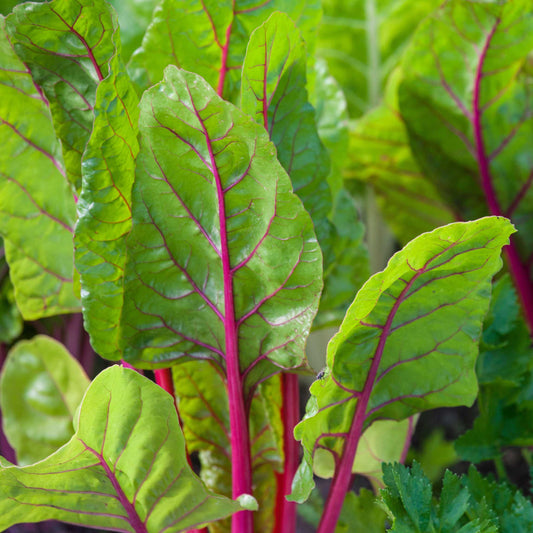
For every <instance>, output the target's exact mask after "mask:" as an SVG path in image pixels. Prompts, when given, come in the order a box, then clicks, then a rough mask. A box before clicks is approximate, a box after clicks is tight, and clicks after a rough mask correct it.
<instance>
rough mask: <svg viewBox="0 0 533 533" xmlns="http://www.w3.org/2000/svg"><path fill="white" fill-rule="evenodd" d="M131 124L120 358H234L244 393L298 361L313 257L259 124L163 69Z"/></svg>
mask: <svg viewBox="0 0 533 533" xmlns="http://www.w3.org/2000/svg"><path fill="white" fill-rule="evenodd" d="M140 129H141V133H142V135H143V145H142V149H141V154H140V156H139V160H140V161H139V164H138V169H139V170H138V174H137V180H136V182H135V186H134V189H133V230H132V233H131V234H130V237H129V239H128V263H127V265H126V285H125V304H124V312H123V322H122V327H123V343H124V346H125V356H126V358H127V359H128V360H129V361H130V362H132V363H135V364H141V365H143V366H155V365H160V366H161V365H162V364H167V365H168V364H169V363H170V362H171V361H175V360H177V359H179V358H184V357H195V358H201V359H210V360H213V361H214V362H216V363H218V364H221V365H224V360H225V359H227V358H228V357H236V356H238V357H239V365H240V369H241V371H242V372H243V381H244V383H245V388H246V389H249V387H251V386H253V385H254V384H255V383H257V382H258V381H259V380H261V379H264V378H265V377H266V376H269V375H270V374H272V373H276V372H277V371H278V369H279V367H285V368H291V367H298V366H300V365H302V364H303V362H304V354H303V347H304V344H305V337H306V332H307V331H308V330H309V327H310V325H311V321H312V319H313V317H314V313H315V312H316V306H317V300H318V295H319V292H320V289H321V279H320V272H321V254H320V250H319V249H318V245H317V242H316V237H315V235H314V231H313V227H312V222H311V219H310V217H309V215H308V214H307V213H306V212H305V211H304V209H303V207H302V205H301V203H300V201H299V200H298V198H297V197H296V196H295V195H294V194H293V193H292V192H291V184H290V180H289V178H288V176H287V175H286V173H285V172H284V171H283V169H282V167H281V166H280V165H279V163H278V162H277V160H276V158H275V148H274V146H273V145H272V144H271V143H270V142H269V141H268V138H267V135H266V133H265V132H264V130H263V128H262V126H259V125H257V124H255V123H254V122H253V121H252V120H251V119H249V118H248V117H246V116H244V115H243V114H242V112H240V111H239V110H238V109H237V108H235V107H234V106H232V105H231V104H229V103H226V102H223V101H222V100H221V99H220V98H219V97H218V96H217V95H216V94H215V92H214V91H213V90H212V89H211V88H210V87H209V85H208V84H207V83H206V82H205V81H203V80H202V79H201V78H200V77H199V76H197V75H195V74H192V73H188V72H185V71H180V70H178V69H176V68H175V67H169V68H168V69H167V71H166V79H165V81H164V82H162V83H161V84H159V85H158V86H156V87H155V88H154V89H152V90H150V91H148V92H147V93H145V96H144V98H143V100H142V102H141V118H140ZM169 214H170V215H169ZM281 258H282V260H281Z"/></svg>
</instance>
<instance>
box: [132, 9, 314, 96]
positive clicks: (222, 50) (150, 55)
mask: <svg viewBox="0 0 533 533" xmlns="http://www.w3.org/2000/svg"><path fill="white" fill-rule="evenodd" d="M275 11H283V12H285V13H287V14H288V15H289V16H290V17H291V18H292V19H293V20H294V21H295V22H296V23H297V25H298V27H299V28H300V29H301V30H302V33H303V35H304V38H305V39H306V41H307V44H308V46H309V51H310V52H311V53H312V51H313V49H314V42H315V32H316V26H317V25H318V21H319V18H320V3H319V2H317V1H316V0H298V1H294V0H275V1H271V2H264V1H262V0H252V1H250V0H236V1H234V2H233V1H229V0H224V1H223V2H213V1H203V2H199V1H198V0H187V1H186V2H183V1H177V0H164V1H163V2H161V3H160V4H159V6H158V7H157V9H156V10H155V12H154V18H153V21H152V24H151V25H150V27H149V29H148V31H147V33H146V36H145V38H144V40H143V43H142V47H141V48H140V49H139V50H138V52H137V53H136V54H135V56H134V57H133V58H132V62H131V68H132V72H134V73H135V74H134V76H135V78H136V80H137V82H138V83H139V85H140V87H141V88H142V89H146V88H147V87H148V86H150V85H152V84H154V83H157V82H159V80H161V79H162V77H163V70H164V68H165V67H166V66H167V65H168V64H173V65H176V66H178V67H180V68H184V69H186V70H190V71H192V72H196V73H197V74H200V75H201V76H202V77H203V78H204V79H205V80H206V81H207V82H208V83H209V84H210V85H211V86H212V87H213V88H216V89H217V93H218V94H219V95H221V96H224V98H225V99H226V100H229V101H232V102H235V101H236V100H237V98H238V95H239V86H240V81H241V67H242V63H243V60H244V55H245V52H246V46H247V44H248V40H249V38H250V35H251V33H252V31H253V30H254V29H255V28H257V27H258V26H259V25H261V24H262V23H263V22H264V21H265V20H266V19H267V18H268V17H269V16H270V15H271V14H272V13H273V12H275Z"/></svg>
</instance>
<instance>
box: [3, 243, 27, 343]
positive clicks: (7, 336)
mask: <svg viewBox="0 0 533 533" xmlns="http://www.w3.org/2000/svg"><path fill="white" fill-rule="evenodd" d="M21 332H22V317H21V315H20V311H19V310H18V307H17V304H16V303H15V293H14V291H13V284H12V283H11V280H10V279H9V267H8V265H7V262H6V257H5V250H4V243H3V240H2V238H1V237H0V343H10V342H12V341H13V340H14V339H16V338H17V337H18V336H19V335H20V334H21Z"/></svg>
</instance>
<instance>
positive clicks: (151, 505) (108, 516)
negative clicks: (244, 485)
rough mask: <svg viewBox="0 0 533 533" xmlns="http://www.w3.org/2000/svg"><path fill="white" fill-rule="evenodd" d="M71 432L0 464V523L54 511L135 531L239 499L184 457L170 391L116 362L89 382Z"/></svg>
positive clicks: (178, 526) (177, 523)
mask: <svg viewBox="0 0 533 533" xmlns="http://www.w3.org/2000/svg"><path fill="white" fill-rule="evenodd" d="M75 426H76V427H75V429H76V431H75V433H74V436H73V437H72V438H71V440H70V441H69V442H68V443H67V444H65V445H64V446H63V447H62V448H60V449H59V450H57V452H56V453H54V454H53V455H51V456H49V457H48V458H46V459H44V460H43V461H41V462H39V463H37V464H35V465H32V466H26V467H17V466H6V465H3V466H2V467H1V468H0V496H1V497H0V528H2V529H6V528H8V527H10V526H11V525H13V524H16V523H20V522H38V521H41V520H49V519H57V520H64V521H66V522H69V523H74V524H82V525H87V526H91V527H99V528H102V529H106V530H111V531H129V532H134V533H139V532H144V533H160V532H162V531H165V532H169V533H171V532H179V531H186V530H188V529H193V528H195V527H198V526H200V525H202V524H205V523H208V522H211V521H214V520H218V519H220V518H224V517H226V516H228V515H230V514H232V513H234V512H236V511H239V510H241V509H242V508H243V507H242V506H241V505H240V504H239V503H238V502H236V501H232V500H228V499H227V498H225V497H223V496H218V495H215V494H212V493H210V492H209V491H207V489H206V488H205V486H204V485H203V483H202V482H201V481H200V480H199V479H198V478H197V477H196V476H195V474H194V473H193V472H192V470H191V469H190V467H189V466H188V464H187V458H186V454H185V442H184V439H183V434H182V433H181V430H180V428H179V423H178V418H177V416H176V410H175V406H174V402H173V400H172V398H171V397H170V396H169V395H168V394H167V393H166V392H165V391H163V390H162V389H161V388H160V387H159V386H157V385H156V384H155V383H152V382H151V381H150V380H148V379H146V378H144V377H143V376H141V375H140V374H138V373H137V372H135V371H133V370H130V369H126V368H122V367H119V366H114V367H111V368H109V369H107V370H105V371H104V372H102V373H101V374H100V375H99V376H98V377H97V378H96V379H95V380H94V381H93V382H92V383H91V385H90V386H89V388H88V389H87V392H86V394H85V397H84V398H83V402H82V404H81V407H80V411H79V417H78V419H77V420H76V422H75Z"/></svg>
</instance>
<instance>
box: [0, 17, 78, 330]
mask: <svg viewBox="0 0 533 533" xmlns="http://www.w3.org/2000/svg"><path fill="white" fill-rule="evenodd" d="M0 57H1V59H2V61H1V65H2V66H1V67H0V142H1V144H2V150H1V151H0V233H1V234H2V236H3V237H4V246H5V252H6V258H7V261H8V263H9V267H10V276H11V280H12V282H13V285H14V288H15V298H16V300H17V304H18V306H19V309H20V311H21V313H22V315H23V317H24V318H25V319H26V320H35V319H37V318H41V317H43V316H50V315H55V314H59V313H67V312H72V311H77V310H79V301H78V299H77V298H76V297H75V295H74V290H73V282H72V279H73V270H74V266H73V246H72V233H73V229H72V228H73V225H74V221H75V217H76V214H75V203H74V198H73V195H72V191H71V189H70V187H69V185H68V183H67V181H66V180H65V178H64V177H63V175H62V173H63V167H62V161H61V153H60V145H59V143H58V142H57V140H56V137H55V134H54V129H53V126H52V122H51V117H50V112H49V110H48V107H47V104H46V101H45V100H44V98H42V96H41V94H40V93H39V92H38V91H37V90H36V88H35V86H34V85H33V82H32V78H31V76H30V73H29V71H28V70H27V68H26V67H25V66H24V65H23V64H22V63H21V61H20V60H19V59H18V57H17V56H16V55H15V52H14V50H13V49H12V47H11V45H10V43H9V40H8V38H7V35H6V33H5V31H4V19H3V18H2V19H1V21H0ZM43 176H46V179H43Z"/></svg>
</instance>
